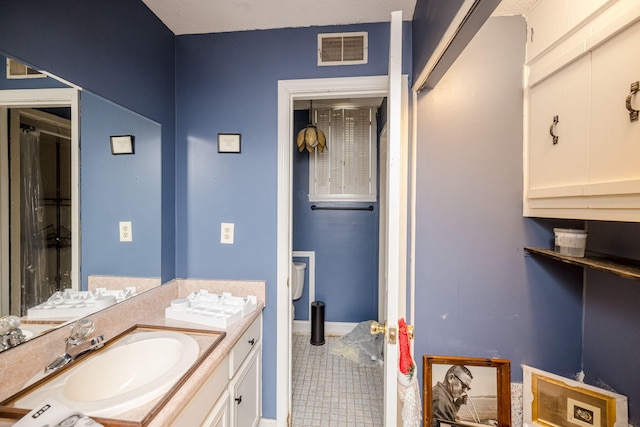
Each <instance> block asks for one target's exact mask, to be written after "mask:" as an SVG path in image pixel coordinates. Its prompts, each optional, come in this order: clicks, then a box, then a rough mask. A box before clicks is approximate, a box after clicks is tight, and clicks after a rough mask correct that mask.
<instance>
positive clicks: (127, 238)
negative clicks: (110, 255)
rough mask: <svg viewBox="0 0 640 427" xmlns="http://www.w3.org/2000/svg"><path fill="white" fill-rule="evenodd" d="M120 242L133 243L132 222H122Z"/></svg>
mask: <svg viewBox="0 0 640 427" xmlns="http://www.w3.org/2000/svg"><path fill="white" fill-rule="evenodd" d="M120 241H121V242H133V230H132V229H131V221H120Z"/></svg>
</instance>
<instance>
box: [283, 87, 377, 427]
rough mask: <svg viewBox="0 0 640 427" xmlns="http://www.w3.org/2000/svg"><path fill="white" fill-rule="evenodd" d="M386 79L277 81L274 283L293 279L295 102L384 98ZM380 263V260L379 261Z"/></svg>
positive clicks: (286, 400)
mask: <svg viewBox="0 0 640 427" xmlns="http://www.w3.org/2000/svg"><path fill="white" fill-rule="evenodd" d="M387 85H388V78H387V76H371V77H348V78H335V79H311V80H291V81H280V82H278V233H277V235H278V242H277V282H278V283H279V284H286V283H288V282H289V278H290V277H291V276H292V271H291V265H292V263H291V260H292V255H293V232H292V229H293V222H292V217H293V215H292V180H293V175H292V171H293V167H292V153H293V144H294V137H295V136H294V135H293V129H294V126H293V116H294V103H295V101H300V100H309V99H313V100H314V102H316V100H321V99H325V100H326V99H338V98H368V97H369V98H374V97H380V98H383V97H385V96H386V95H387ZM380 262H381V260H380ZM291 301H292V298H291V288H290V287H289V286H278V291H277V307H278V310H277V330H278V332H279V333H278V336H277V387H276V388H277V393H276V394H277V395H276V402H277V403H276V405H277V407H276V412H277V419H278V420H279V421H281V420H286V419H287V418H288V417H289V416H290V414H289V410H290V408H291V391H292V386H291V379H292V378H291V372H292V355H291V350H292V318H291V309H290V307H291Z"/></svg>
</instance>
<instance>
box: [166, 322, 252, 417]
mask: <svg viewBox="0 0 640 427" xmlns="http://www.w3.org/2000/svg"><path fill="white" fill-rule="evenodd" d="M225 339H226V338H225ZM261 352H262V315H260V316H258V317H257V318H256V319H255V320H254V321H253V322H252V323H251V325H250V326H249V327H248V328H247V330H246V331H245V332H244V333H243V334H242V336H241V337H240V338H239V339H238V341H237V342H236V343H235V345H234V346H233V348H232V349H231V351H229V353H228V354H227V355H226V356H224V359H223V361H222V363H220V365H218V367H217V368H216V369H215V371H214V372H213V373H212V374H211V375H210V376H209V378H208V379H207V380H206V381H205V382H204V384H203V385H202V386H201V387H200V389H199V390H198V391H197V392H196V393H195V394H194V395H193V397H192V398H191V400H190V401H189V402H188V403H187V404H186V405H185V407H184V409H183V410H182V412H181V413H180V414H179V415H178V417H177V418H176V419H175V420H174V421H173V423H172V426H174V427H182V426H202V427H255V426H257V425H258V423H259V422H260V417H261V416H262V382H261V363H262V357H261V356H262V353H261ZM210 357H213V356H210Z"/></svg>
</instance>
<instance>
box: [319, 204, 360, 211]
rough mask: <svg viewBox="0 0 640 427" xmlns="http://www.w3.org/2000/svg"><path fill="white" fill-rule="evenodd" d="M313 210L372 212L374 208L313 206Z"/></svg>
mask: <svg viewBox="0 0 640 427" xmlns="http://www.w3.org/2000/svg"><path fill="white" fill-rule="evenodd" d="M311 210H312V211H320V210H322V211H372V210H373V206H372V205H369V206H344V207H340V206H316V205H311Z"/></svg>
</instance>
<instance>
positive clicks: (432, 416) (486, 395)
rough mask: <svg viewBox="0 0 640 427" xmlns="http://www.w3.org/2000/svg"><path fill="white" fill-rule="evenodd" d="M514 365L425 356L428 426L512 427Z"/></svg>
mask: <svg viewBox="0 0 640 427" xmlns="http://www.w3.org/2000/svg"><path fill="white" fill-rule="evenodd" d="M510 369H511V363H510V362H509V361H508V360H504V359H485V358H467V357H458V356H428V355H425V356H424V357H423V387H424V390H423V392H424V393H423V394H424V427H469V426H483V427H484V426H487V425H489V426H498V427H509V426H510V425H511V371H510Z"/></svg>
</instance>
